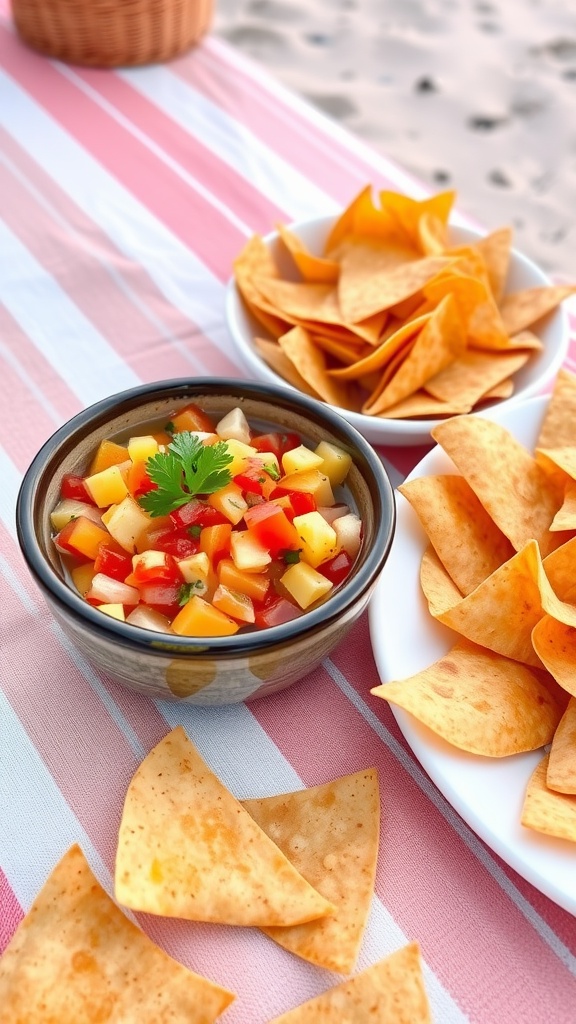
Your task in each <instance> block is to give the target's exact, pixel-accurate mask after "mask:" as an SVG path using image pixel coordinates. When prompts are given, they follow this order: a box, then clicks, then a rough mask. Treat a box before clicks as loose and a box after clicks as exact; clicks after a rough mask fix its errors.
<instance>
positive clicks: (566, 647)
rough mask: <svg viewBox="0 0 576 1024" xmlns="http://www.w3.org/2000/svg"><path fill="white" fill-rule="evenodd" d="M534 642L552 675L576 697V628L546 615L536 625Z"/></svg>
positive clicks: (536, 650)
mask: <svg viewBox="0 0 576 1024" xmlns="http://www.w3.org/2000/svg"><path fill="white" fill-rule="evenodd" d="M532 644H533V646H534V650H535V652H536V654H537V655H538V657H539V658H540V661H541V662H542V664H543V665H545V666H546V668H547V669H548V671H549V673H550V675H551V676H553V677H554V679H555V680H556V682H557V683H559V684H560V686H561V687H562V688H563V689H564V690H566V691H567V692H568V693H570V694H571V695H572V696H573V697H576V628H574V626H573V625H572V626H571V625H568V624H567V623H565V622H559V621H558V619H556V618H554V617H553V616H552V615H545V616H544V617H543V618H542V619H540V621H539V622H538V623H537V625H536V626H535V627H534V631H533V633H532Z"/></svg>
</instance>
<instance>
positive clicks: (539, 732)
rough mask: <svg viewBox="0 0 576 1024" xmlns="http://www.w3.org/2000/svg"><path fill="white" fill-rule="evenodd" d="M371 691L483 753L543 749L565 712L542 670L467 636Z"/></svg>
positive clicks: (461, 744)
mask: <svg viewBox="0 0 576 1024" xmlns="http://www.w3.org/2000/svg"><path fill="white" fill-rule="evenodd" d="M370 692H371V693H373V694H374V695H375V696H376V697H382V698H383V700H386V701H388V702H389V703H391V704H395V705H397V706H398V707H401V708H403V709H404V710H405V711H407V712H408V713H409V714H411V715H413V717H414V718H416V719H417V720H418V721H419V722H422V724H423V725H425V726H427V728H429V729H431V730H432V731H433V732H434V733H436V734H437V735H438V736H441V737H442V738H443V739H444V740H446V742H447V743H450V744H452V746H455V747H458V749H459V750H466V751H468V752H469V753H471V754H481V755H482V756H484V757H508V756H510V755H512V754H519V753H522V752H524V751H526V750H536V749H538V747H541V746H543V745H544V744H545V743H549V742H550V740H551V739H552V736H553V735H554V731H555V729H556V727H557V725H558V722H559V721H560V717H561V715H562V709H561V707H560V706H559V705H558V704H557V703H556V701H555V700H554V698H553V697H552V695H551V693H550V691H549V689H548V687H547V686H546V684H545V682H544V681H543V680H542V679H541V678H540V676H539V675H538V674H537V673H535V672H533V671H531V670H530V669H529V668H526V667H525V666H523V665H519V664H518V663H517V662H515V661H511V660H510V659H508V658H504V657H502V656H501V655H498V654H495V653H494V652H492V651H489V650H486V649H485V648H483V647H479V646H477V645H476V644H473V643H469V642H468V641H466V640H461V641H459V642H458V643H457V644H455V645H454V647H452V649H451V650H450V651H448V653H447V654H445V655H444V657H442V658H440V659H439V661H437V662H435V664H433V665H430V666H429V667H428V668H425V669H424V670H423V671H422V672H418V673H416V675H413V676H410V677H409V678H407V679H401V680H395V681H393V682H389V683H384V684H383V685H381V686H376V687H374V689H372V690H371V691H370Z"/></svg>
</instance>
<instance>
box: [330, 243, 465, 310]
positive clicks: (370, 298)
mask: <svg viewBox="0 0 576 1024" xmlns="http://www.w3.org/2000/svg"><path fill="white" fill-rule="evenodd" d="M449 264H450V257H448V256H423V257H422V258H421V259H418V260H414V261H412V262H410V263H405V264H401V265H400V266H397V267H393V268H392V269H386V270H381V271H380V272H379V273H373V274H370V276H369V277H366V278H365V279H364V281H363V284H362V287H358V286H357V284H355V285H354V286H353V287H352V286H350V287H348V283H347V281H346V278H345V277H344V276H341V278H340V281H339V283H338V299H339V303H340V308H341V310H342V315H343V317H344V319H345V320H346V321H348V322H350V323H357V322H358V321H359V320H365V319H366V317H369V316H372V315H373V314H374V313H379V312H380V311H381V310H384V309H390V308H391V307H392V306H395V305H396V304H397V303H399V302H402V301H403V300H404V299H408V298H410V297H411V296H413V295H414V294H415V293H416V292H418V291H419V290H420V289H421V288H422V286H423V285H425V284H426V282H427V281H430V280H431V279H432V278H433V277H434V276H435V275H436V274H438V273H440V271H441V270H443V269H444V268H445V267H446V266H448V265H449Z"/></svg>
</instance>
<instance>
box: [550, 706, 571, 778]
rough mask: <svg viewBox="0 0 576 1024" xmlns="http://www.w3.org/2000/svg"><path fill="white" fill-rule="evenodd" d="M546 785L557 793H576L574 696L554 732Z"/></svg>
mask: <svg viewBox="0 0 576 1024" xmlns="http://www.w3.org/2000/svg"><path fill="white" fill-rule="evenodd" d="M546 785H547V786H548V789H553V790H555V791H556V792H557V793H571V794H576V697H570V700H569V702H568V705H567V707H566V711H565V712H564V714H563V715H562V718H561V719H560V722H559V725H558V728H557V729H556V732H555V733H554V739H553V740H552V747H551V749H550V760H549V761H548V770H547V772H546Z"/></svg>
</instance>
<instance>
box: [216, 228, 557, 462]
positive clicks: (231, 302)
mask: <svg viewBox="0 0 576 1024" xmlns="http://www.w3.org/2000/svg"><path fill="white" fill-rule="evenodd" d="M338 216H339V214H338V213H336V214H323V215H321V216H319V217H308V218H303V219H300V220H297V221H293V222H291V223H289V224H287V225H286V227H287V228H288V230H289V231H292V232H294V234H298V232H299V231H302V230H303V229H306V228H309V227H311V226H313V225H316V226H318V227H324V226H326V227H328V226H329V225H331V224H333V223H334V222H335V221H336V220H337V218H338ZM448 228H449V229H451V230H454V231H457V232H462V233H463V234H465V235H467V236H469V237H470V238H484V237H486V235H488V234H490V233H491V229H486V230H483V229H482V228H478V227H473V226H470V225H469V224H462V223H460V222H458V221H455V220H453V219H451V220H449V221H448ZM279 238H280V235H279V232H278V231H277V230H272V231H269V232H268V233H267V234H265V235H263V236H262V241H263V242H264V244H265V245H266V246H269V245H271V244H273V243H274V242H276V241H277V240H279ZM510 258H511V260H512V259H515V260H517V261H518V262H519V263H520V265H522V266H523V267H524V268H526V269H529V270H530V271H531V272H532V273H533V274H536V275H537V276H538V277H539V278H540V281H539V283H535V284H534V285H533V286H531V287H549V286H552V285H553V282H552V280H551V278H550V277H549V275H548V274H547V273H546V272H545V271H544V270H543V269H542V268H541V267H540V266H539V265H538V264H537V263H536V262H535V261H534V260H533V259H531V257H530V256H527V255H526V254H525V253H523V252H521V251H520V250H519V249H516V248H515V246H512V248H511V257H510ZM238 304H240V305H242V306H243V303H242V297H241V294H240V290H239V288H238V286H237V284H236V280H235V277H234V274H232V275H231V276H230V277H229V278H228V281H227V284H226V292H225V299H224V305H225V311H226V322H227V325H228V330H229V332H230V334H231V336H232V338H233V340H234V343H235V345H236V346H237V350H238V353H239V355H240V356H241V358H242V362H243V364H244V366H245V367H246V368H249V370H250V372H251V373H253V374H254V376H255V377H256V378H258V379H259V380H261V381H262V382H264V383H266V384H278V383H280V384H282V385H284V386H285V387H289V388H291V389H292V390H293V391H294V392H295V393H296V394H300V393H301V392H299V391H298V389H297V388H295V387H294V386H293V385H291V384H289V383H288V381H284V380H283V378H282V377H281V376H280V375H279V374H278V373H276V371H275V370H273V369H272V367H271V366H269V365H268V363H266V361H265V360H264V359H263V358H262V356H260V355H259V353H258V352H257V351H256V349H255V348H254V345H253V344H252V343H251V341H250V339H248V338H246V337H244V333H243V332H241V331H240V330H238V326H237V318H236V315H235V310H234V306H235V305H238ZM554 314H556V315H557V316H558V317H559V319H560V326H559V333H560V344H559V345H558V351H557V352H556V353H555V354H554V356H553V357H552V358H551V360H550V364H549V366H548V367H546V369H545V372H542V373H540V375H539V376H538V377H536V378H535V379H534V380H533V381H531V382H529V383H528V384H526V385H525V386H524V387H523V389H522V390H521V391H519V392H518V393H516V392H514V393H513V394H512V395H511V396H510V397H509V398H504V399H498V400H496V401H494V402H492V403H491V404H490V405H487V406H486V407H485V409H486V411H488V410H489V409H501V408H503V407H504V408H507V407H508V406H509V405H511V404H513V403H514V404H515V403H516V402H522V401H524V400H525V399H528V398H532V397H533V396H534V395H536V394H539V393H540V392H541V391H542V390H543V389H544V388H545V387H546V385H547V383H549V382H550V381H551V380H553V378H554V377H555V376H556V374H557V373H558V370H559V369H560V368H561V366H562V365H563V363H564V360H565V359H566V355H567V353H568V348H569V343H570V321H569V315H568V311H567V309H566V307H565V305H564V303H560V305H559V306H557V307H556V309H555V310H554V311H552V313H551V314H549V315H550V316H551V315H554ZM263 330H265V329H264V328H263ZM318 401H320V400H319V399H318ZM323 404H325V405H326V406H327V408H330V409H334V410H335V411H336V412H338V413H339V414H340V415H341V416H343V417H345V418H346V419H347V421H348V422H349V423H351V424H352V425H353V426H354V427H355V428H356V430H358V431H359V432H362V429H363V428H364V429H365V430H366V436H368V437H370V438H371V440H372V443H373V444H382V445H385V444H394V443H395V441H394V440H393V438H397V439H400V438H402V439H403V440H402V443H403V444H406V445H412V444H413V445H417V444H422V443H429V444H431V443H432V439H431V436H430V432H431V431H432V430H433V429H434V427H436V426H438V425H439V424H440V423H443V422H444V419H445V418H446V417H442V418H440V419H438V418H433V417H414V418H412V419H395V418H394V419H387V418H386V417H377V416H368V415H367V414H366V413H362V412H355V411H354V410H353V409H339V408H338V406H334V405H329V404H328V403H323ZM485 409H482V410H471V413H468V414H466V415H472V414H474V413H475V412H478V413H479V414H480V415H481V413H482V412H484V411H485ZM379 428H380V430H381V431H382V437H381V438H378V436H377V435H378V434H379ZM385 433H386V435H387V436H384V434H385ZM424 435H427V441H423V436H424ZM396 443H398V440H396Z"/></svg>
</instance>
